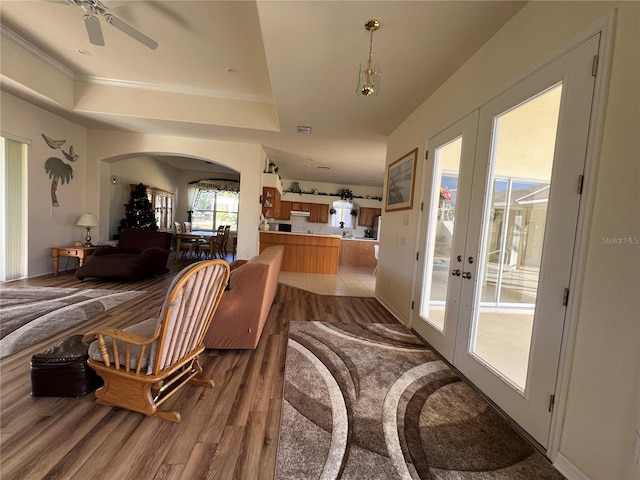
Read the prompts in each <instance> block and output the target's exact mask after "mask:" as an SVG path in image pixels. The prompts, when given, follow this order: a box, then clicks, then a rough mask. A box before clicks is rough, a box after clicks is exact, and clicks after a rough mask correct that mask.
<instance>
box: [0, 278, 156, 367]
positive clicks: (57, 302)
mask: <svg viewBox="0 0 640 480" xmlns="http://www.w3.org/2000/svg"><path fill="white" fill-rule="evenodd" d="M143 293H144V292H118V291H114V290H97V289H92V290H85V289H80V288H52V287H23V286H16V287H11V286H3V287H2V288H0V338H1V340H0V358H3V357H6V356H7V355H11V354H12V353H15V352H19V351H20V350H23V349H25V348H27V347H29V346H31V345H34V344H36V343H38V342H41V341H42V340H45V339H47V338H49V337H52V336H54V335H56V334H57V333H59V332H62V331H64V330H67V329H69V328H72V327H74V326H76V325H78V324H80V323H82V322H85V321H86V320H88V319H90V318H91V317H93V316H95V315H98V314H99V313H102V312H105V311H107V310H109V309H110V308H113V307H115V306H117V305H120V304H121V303H124V302H126V301H128V300H131V299H133V298H136V297H138V296H140V295H142V294H143Z"/></svg>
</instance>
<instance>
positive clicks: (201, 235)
mask: <svg viewBox="0 0 640 480" xmlns="http://www.w3.org/2000/svg"><path fill="white" fill-rule="evenodd" d="M217 235H218V232H211V231H208V230H193V231H191V232H188V233H176V255H178V252H179V251H180V244H181V243H182V241H188V242H191V241H193V240H196V241H197V240H206V241H207V242H209V244H210V245H211V251H212V252H213V251H214V249H213V245H212V241H213V240H214V239H215V237H216V236H217ZM176 258H177V257H176Z"/></svg>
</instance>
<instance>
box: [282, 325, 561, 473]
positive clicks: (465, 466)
mask: <svg viewBox="0 0 640 480" xmlns="http://www.w3.org/2000/svg"><path fill="white" fill-rule="evenodd" d="M432 478H440V479H474V480H475V479H531V478H535V479H554V480H555V479H562V478H564V477H563V476H562V475H561V474H560V473H558V472H557V471H556V470H555V469H554V468H553V466H552V465H551V464H550V463H549V462H548V461H547V459H546V458H545V457H544V456H543V455H541V454H540V453H538V452H537V451H535V450H534V449H533V448H532V447H531V446H530V445H529V444H528V443H527V442H526V441H524V440H523V439H522V438H521V437H520V436H519V435H518V434H517V433H516V432H515V431H514V430H513V429H512V428H511V427H510V426H509V425H508V424H507V423H506V422H505V421H504V420H503V419H502V418H501V417H500V416H499V415H498V414H497V413H496V412H495V411H494V410H493V409H492V408H491V407H490V406H489V405H488V404H487V403H486V402H485V401H484V400H483V399H482V398H481V397H480V396H478V394H476V393H475V392H474V391H473V390H472V389H471V388H470V387H468V386H467V384H466V383H464V382H463V381H461V380H460V378H459V377H457V376H456V374H455V373H454V372H453V371H452V370H451V369H450V368H449V367H448V366H447V365H446V364H445V363H443V362H442V361H441V360H439V358H438V357H437V356H436V355H435V354H434V353H433V352H432V351H431V350H429V349H427V348H426V347H425V346H424V344H422V343H421V342H420V340H419V339H418V338H417V337H415V335H413V333H411V332H410V331H409V330H408V329H406V328H405V327H404V326H402V325H384V324H351V323H343V324H329V323H323V322H292V323H291V326H290V331H289V343H288V347H287V359H286V370H285V391H284V403H283V407H282V424H281V431H280V440H279V445H278V464H277V471H276V479H277V480H302V479H305V480H306V479H354V480H355V479H359V480H362V479H371V480H373V479H381V480H382V479H384V480H391V479H403V480H405V479H432Z"/></svg>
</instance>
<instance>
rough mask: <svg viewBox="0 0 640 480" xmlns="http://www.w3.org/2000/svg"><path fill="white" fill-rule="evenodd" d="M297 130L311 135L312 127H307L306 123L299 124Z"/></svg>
mask: <svg viewBox="0 0 640 480" xmlns="http://www.w3.org/2000/svg"><path fill="white" fill-rule="evenodd" d="M297 132H298V133H304V134H305V135H309V134H310V133H311V127H306V126H304V125H298V128H297Z"/></svg>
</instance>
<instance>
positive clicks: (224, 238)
mask: <svg viewBox="0 0 640 480" xmlns="http://www.w3.org/2000/svg"><path fill="white" fill-rule="evenodd" d="M230 232H231V225H225V226H224V229H223V234H222V240H221V241H220V258H224V257H225V256H226V255H227V244H228V243H229V233H230Z"/></svg>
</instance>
